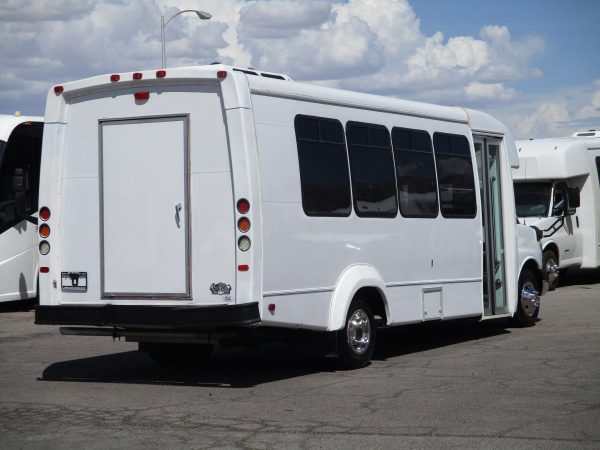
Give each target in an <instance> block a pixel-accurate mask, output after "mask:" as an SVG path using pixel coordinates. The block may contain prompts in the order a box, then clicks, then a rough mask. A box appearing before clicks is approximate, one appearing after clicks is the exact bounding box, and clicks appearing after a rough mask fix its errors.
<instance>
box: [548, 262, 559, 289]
mask: <svg viewBox="0 0 600 450" xmlns="http://www.w3.org/2000/svg"><path fill="white" fill-rule="evenodd" d="M546 272H548V282H549V283H550V284H552V285H555V284H556V282H557V281H558V264H556V261H554V259H552V258H550V259H549V260H548V261H546Z"/></svg>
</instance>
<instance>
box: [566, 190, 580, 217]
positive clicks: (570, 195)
mask: <svg viewBox="0 0 600 450" xmlns="http://www.w3.org/2000/svg"><path fill="white" fill-rule="evenodd" d="M567 199H568V209H569V210H573V213H572V214H575V208H579V205H580V198H579V188H578V187H570V188H567Z"/></svg>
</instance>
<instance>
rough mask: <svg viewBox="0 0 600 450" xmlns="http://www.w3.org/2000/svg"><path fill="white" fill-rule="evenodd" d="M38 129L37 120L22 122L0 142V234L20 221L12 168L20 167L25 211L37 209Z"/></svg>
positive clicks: (40, 140)
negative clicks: (25, 193) (29, 122)
mask: <svg viewBox="0 0 600 450" xmlns="http://www.w3.org/2000/svg"><path fill="white" fill-rule="evenodd" d="M42 129H43V125H42V124H39V123H33V124H31V125H27V124H22V125H19V126H17V127H16V128H15V129H14V130H13V132H12V133H11V135H10V137H9V138H8V141H7V142H2V141H0V233H2V232H4V231H5V230H7V229H8V228H11V227H13V226H14V225H16V224H17V223H19V222H20V221H21V219H20V218H19V217H17V213H16V209H15V193H14V191H13V186H12V183H13V176H14V174H15V169H22V171H23V172H22V173H23V174H24V176H25V179H26V180H27V185H28V188H29V189H28V191H27V198H28V203H29V205H28V206H29V209H28V211H27V212H28V213H29V214H32V213H33V212H35V211H36V210H37V209H38V190H39V180H40V178H39V177H40V158H41V148H42Z"/></svg>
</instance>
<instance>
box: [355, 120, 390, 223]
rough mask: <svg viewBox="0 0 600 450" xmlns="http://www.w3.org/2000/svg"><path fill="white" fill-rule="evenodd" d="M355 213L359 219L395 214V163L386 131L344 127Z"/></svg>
mask: <svg viewBox="0 0 600 450" xmlns="http://www.w3.org/2000/svg"><path fill="white" fill-rule="evenodd" d="M346 137H347V139H348V154H349V156H350V173H351V176H352V193H353V195H354V210H355V212H356V214H357V215H358V216H361V217H395V216H396V214H397V211H398V204H397V202H396V183H395V176H394V159H393V156H392V146H391V143H390V135H389V133H388V130H387V128H385V127H383V126H380V125H368V124H362V123H356V122H349V123H348V124H347V126H346Z"/></svg>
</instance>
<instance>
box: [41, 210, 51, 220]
mask: <svg viewBox="0 0 600 450" xmlns="http://www.w3.org/2000/svg"><path fill="white" fill-rule="evenodd" d="M49 218H50V209H49V208H48V207H46V206H42V207H41V208H40V219H42V220H43V221H44V222H45V221H46V220H48V219H49Z"/></svg>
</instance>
